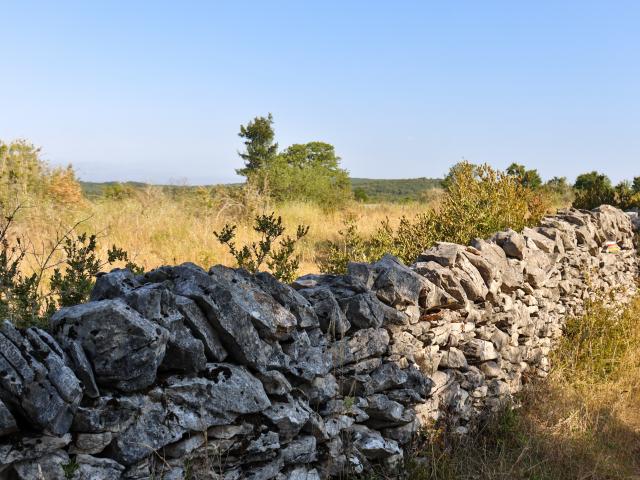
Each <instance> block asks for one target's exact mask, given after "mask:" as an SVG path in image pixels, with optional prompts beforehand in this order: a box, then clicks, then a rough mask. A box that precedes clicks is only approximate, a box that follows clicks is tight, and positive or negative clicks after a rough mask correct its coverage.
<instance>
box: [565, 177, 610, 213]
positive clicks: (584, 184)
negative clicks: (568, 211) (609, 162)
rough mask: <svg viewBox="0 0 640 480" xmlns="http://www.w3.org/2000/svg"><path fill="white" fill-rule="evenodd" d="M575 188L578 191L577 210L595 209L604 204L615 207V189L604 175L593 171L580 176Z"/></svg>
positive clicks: (574, 203) (575, 202)
mask: <svg viewBox="0 0 640 480" xmlns="http://www.w3.org/2000/svg"><path fill="white" fill-rule="evenodd" d="M573 188H574V189H575V191H576V199H575V200H574V202H573V206H574V207H576V208H585V209H593V208H596V207H599V206H600V205H603V204H608V205H615V191H614V188H613V186H612V185H611V180H610V179H609V177H607V176H606V175H604V174H601V173H598V172H596V171H593V172H589V173H583V174H581V175H578V178H576V183H575V184H574V185H573Z"/></svg>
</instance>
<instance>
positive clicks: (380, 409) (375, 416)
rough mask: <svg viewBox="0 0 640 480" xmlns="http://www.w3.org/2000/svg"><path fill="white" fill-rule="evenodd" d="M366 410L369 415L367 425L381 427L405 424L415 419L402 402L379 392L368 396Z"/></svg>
mask: <svg viewBox="0 0 640 480" xmlns="http://www.w3.org/2000/svg"><path fill="white" fill-rule="evenodd" d="M367 403H368V405H367V407H365V409H364V410H365V412H367V415H369V420H368V421H367V425H368V426H369V427H372V428H375V429H380V428H387V427H396V426H399V425H404V424H406V423H409V422H410V421H411V420H413V417H412V416H411V415H410V413H409V412H405V408H404V406H403V405H402V404H400V403H398V402H395V401H393V400H390V399H389V398H388V397H387V396H386V395H384V394H381V393H377V394H375V395H370V396H368V397H367Z"/></svg>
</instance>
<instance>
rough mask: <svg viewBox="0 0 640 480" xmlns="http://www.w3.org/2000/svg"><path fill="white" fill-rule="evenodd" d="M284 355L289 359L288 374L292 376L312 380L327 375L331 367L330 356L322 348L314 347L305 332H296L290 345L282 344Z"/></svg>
mask: <svg viewBox="0 0 640 480" xmlns="http://www.w3.org/2000/svg"><path fill="white" fill-rule="evenodd" d="M282 348H283V351H284V353H286V355H288V357H289V365H288V368H287V370H288V372H289V373H291V374H292V375H294V376H296V377H299V378H302V379H305V380H307V381H310V380H313V379H314V378H315V377H317V376H323V375H326V374H327V373H329V371H330V370H331V367H332V359H331V355H330V354H329V353H328V352H327V351H326V349H325V348H324V346H322V345H318V346H314V345H313V344H312V343H311V339H310V338H309V335H308V334H307V332H305V331H302V332H296V334H295V335H294V340H293V341H292V342H291V343H288V344H283V346H282Z"/></svg>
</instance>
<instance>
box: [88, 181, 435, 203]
mask: <svg viewBox="0 0 640 480" xmlns="http://www.w3.org/2000/svg"><path fill="white" fill-rule="evenodd" d="M80 185H81V186H82V190H83V192H84V194H85V195H86V196H87V197H88V198H95V197H99V196H102V195H103V194H104V192H105V190H106V189H108V188H109V187H114V186H116V185H119V186H123V187H129V188H133V189H141V188H144V187H146V186H149V184H147V183H142V182H85V181H81V182H80ZM232 185H238V184H232ZM155 186H159V187H164V188H167V189H169V190H171V191H174V192H175V191H176V190H182V189H191V188H197V187H190V186H177V185H155ZM351 186H352V188H353V190H354V191H356V190H360V191H361V192H364V194H365V195H366V198H367V201H368V202H406V201H410V200H419V199H420V198H421V196H422V194H423V193H424V192H425V191H426V190H431V189H434V188H440V187H441V186H442V179H439V178H424V177H423V178H405V179H374V178H352V179H351Z"/></svg>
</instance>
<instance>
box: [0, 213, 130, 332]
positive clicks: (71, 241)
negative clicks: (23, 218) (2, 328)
mask: <svg viewBox="0 0 640 480" xmlns="http://www.w3.org/2000/svg"><path fill="white" fill-rule="evenodd" d="M21 208H22V207H20V206H18V207H16V208H14V209H13V210H12V211H10V212H9V213H7V214H5V215H3V216H2V218H3V221H2V223H1V224H0V315H1V316H2V318H7V319H9V320H10V321H11V322H13V323H14V324H16V325H17V326H19V327H28V326H31V325H39V326H42V327H46V323H47V319H48V317H49V316H50V315H51V314H52V313H53V312H54V311H55V310H56V308H59V307H63V306H70V305H75V304H78V303H82V302H86V301H87V300H88V299H89V294H90V293H91V289H92V288H93V285H94V283H95V281H94V278H95V275H96V274H97V273H99V272H100V271H101V270H102V269H103V268H104V267H105V266H107V265H114V264H115V263H116V262H121V263H124V266H125V267H126V268H129V269H131V270H132V271H134V272H135V273H141V272H142V269H141V268H140V267H138V266H137V265H136V264H134V263H133V262H131V261H130V259H129V256H128V254H127V252H125V251H124V250H122V249H120V248H118V247H116V246H115V245H114V246H113V247H112V248H111V249H110V250H109V251H108V258H107V259H106V260H101V259H100V258H99V257H98V255H97V248H98V243H97V237H96V235H87V234H76V233H75V229H76V228H77V227H78V226H79V225H80V223H81V222H80V223H77V224H76V225H74V226H73V227H72V228H70V229H69V230H68V231H66V232H65V233H63V234H61V235H58V236H57V237H56V238H55V239H54V240H53V241H52V242H51V244H50V245H49V247H47V248H45V249H43V251H40V252H36V251H35V249H33V244H32V243H31V242H30V241H29V240H28V239H25V238H22V237H20V236H18V235H16V234H15V233H14V232H13V231H12V229H13V225H14V223H15V221H16V217H17V214H18V213H19V212H20V210H21ZM27 263H29V264H31V266H28V265H27ZM33 265H35V268H33ZM27 270H32V271H33V273H30V274H25V273H24V272H25V271H27ZM51 270H52V271H53V274H52V275H51V276H50V278H49V276H48V273H47V272H49V271H51Z"/></svg>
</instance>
